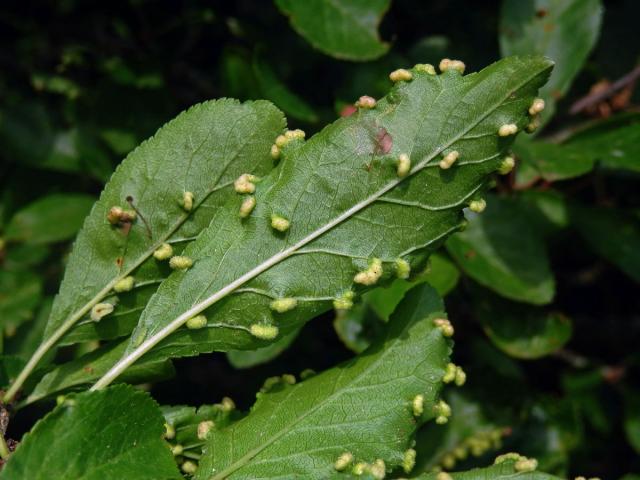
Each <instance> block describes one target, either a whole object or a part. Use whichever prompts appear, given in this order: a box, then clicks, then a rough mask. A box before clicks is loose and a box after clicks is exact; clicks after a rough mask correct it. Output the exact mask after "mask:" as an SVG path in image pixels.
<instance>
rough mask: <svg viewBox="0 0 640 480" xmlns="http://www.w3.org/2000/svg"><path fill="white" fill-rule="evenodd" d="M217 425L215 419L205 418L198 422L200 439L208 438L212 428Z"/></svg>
mask: <svg viewBox="0 0 640 480" xmlns="http://www.w3.org/2000/svg"><path fill="white" fill-rule="evenodd" d="M215 426H216V424H215V423H214V421H213V420H204V421H202V422H200V423H198V430H197V435H198V440H206V439H207V437H208V436H209V432H211V430H213V429H214V427H215Z"/></svg>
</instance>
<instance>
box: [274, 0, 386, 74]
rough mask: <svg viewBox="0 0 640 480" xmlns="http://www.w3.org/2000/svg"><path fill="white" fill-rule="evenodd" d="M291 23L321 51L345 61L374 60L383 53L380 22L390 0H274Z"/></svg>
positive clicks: (384, 51)
mask: <svg viewBox="0 0 640 480" xmlns="http://www.w3.org/2000/svg"><path fill="white" fill-rule="evenodd" d="M275 3H276V5H277V6H278V8H279V9H280V11H281V12H282V13H283V14H284V15H286V16H288V17H289V20H290V22H291V26H292V27H293V28H294V29H295V30H296V32H298V33H299V34H300V35H301V36H302V37H304V38H305V39H306V40H307V41H308V42H309V43H310V44H311V45H313V46H314V47H315V48H317V49H318V50H320V51H321V52H324V53H326V54H327V55H331V56H332V57H335V58H340V59H344V60H358V61H362V60H372V59H374V58H378V57H380V56H381V55H384V54H385V53H386V52H387V50H388V49H389V44H387V43H385V42H382V41H381V40H380V36H379V35H378V25H379V24H380V21H381V19H382V16H383V15H384V14H385V12H386V11H387V10H388V9H389V5H390V3H391V1H390V0H340V1H338V0H307V1H304V2H296V1H294V0H275Z"/></svg>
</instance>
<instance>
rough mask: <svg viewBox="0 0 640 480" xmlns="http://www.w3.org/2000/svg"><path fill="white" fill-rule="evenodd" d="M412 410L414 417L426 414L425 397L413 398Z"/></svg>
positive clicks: (417, 396) (420, 395)
mask: <svg viewBox="0 0 640 480" xmlns="http://www.w3.org/2000/svg"><path fill="white" fill-rule="evenodd" d="M411 408H412V410H413V416H414V417H419V416H421V415H422V413H423V412H424V395H422V394H418V395H416V396H415V397H413V401H412V402H411Z"/></svg>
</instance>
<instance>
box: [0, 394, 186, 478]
mask: <svg viewBox="0 0 640 480" xmlns="http://www.w3.org/2000/svg"><path fill="white" fill-rule="evenodd" d="M123 407H126V408H123ZM163 431H164V427H163V418H162V415H161V413H160V410H159V408H158V406H157V405H156V403H155V402H154V401H153V400H152V399H151V398H150V397H149V396H148V395H147V394H145V393H144V392H141V391H137V390H135V389H134V388H133V387H129V386H124V385H118V386H115V387H112V388H110V389H108V390H105V391H101V392H85V393H82V394H80V395H78V396H75V397H73V398H71V399H68V400H66V401H65V402H63V403H62V404H61V405H59V406H58V407H56V409H55V410H54V411H53V412H51V413H50V414H49V415H47V416H46V417H45V418H44V419H42V420H40V421H39V422H38V423H37V424H36V426H35V427H34V428H33V430H32V431H31V433H29V434H28V435H26V436H25V437H24V440H23V441H22V442H21V443H20V445H19V447H18V449H17V450H16V452H15V453H14V454H13V455H11V458H10V459H9V461H8V462H7V464H6V465H5V466H4V467H3V469H2V473H0V479H2V480H14V479H15V480H24V479H26V478H28V479H29V480H50V479H52V478H56V479H71V478H73V479H84V480H121V479H123V478H135V479H141V480H143V479H148V480H161V479H162V480H170V479H180V478H183V477H182V475H180V473H179V472H178V469H177V466H176V463H175V461H174V459H173V456H172V455H171V452H170V450H169V449H168V448H167V446H166V444H165V443H164V442H163V441H162V433H163Z"/></svg>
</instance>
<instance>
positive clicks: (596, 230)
mask: <svg viewBox="0 0 640 480" xmlns="http://www.w3.org/2000/svg"><path fill="white" fill-rule="evenodd" d="M571 220H572V223H573V224H574V225H575V226H576V227H577V229H578V231H579V232H580V234H581V235H582V238H584V240H585V242H587V244H588V245H589V246H590V247H591V248H592V249H593V250H594V251H595V252H596V253H598V254H599V255H602V256H603V257H604V258H606V259H607V260H609V261H610V262H612V263H613V264H615V265H616V266H617V267H618V268H619V269H620V270H622V271H623V272H625V273H626V274H627V275H629V276H630V277H631V278H632V279H634V280H635V281H636V282H640V226H639V225H638V221H637V220H636V219H635V218H633V217H632V216H629V215H627V214H626V213H625V212H623V211H620V210H615V209H612V208H586V207H581V206H577V205H576V206H573V207H572V208H571Z"/></svg>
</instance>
